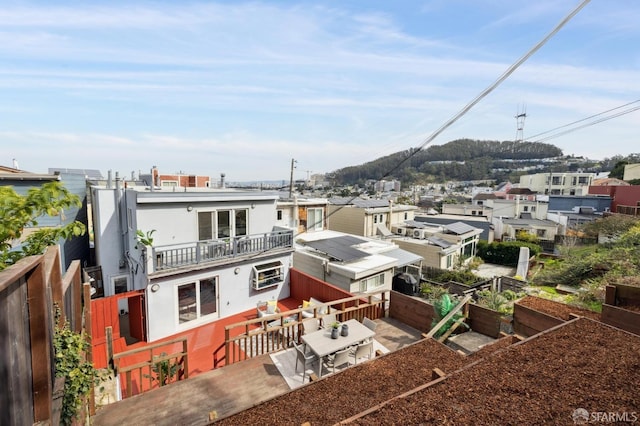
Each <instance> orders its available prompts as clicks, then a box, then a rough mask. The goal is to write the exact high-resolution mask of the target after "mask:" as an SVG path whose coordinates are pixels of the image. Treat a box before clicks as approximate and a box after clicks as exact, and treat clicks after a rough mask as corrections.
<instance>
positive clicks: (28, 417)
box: [0, 246, 94, 425]
mask: <svg viewBox="0 0 640 426" xmlns="http://www.w3.org/2000/svg"><path fill="white" fill-rule="evenodd" d="M59 250H60V249H59V247H58V246H54V247H50V248H49V249H48V250H47V251H46V253H45V254H44V255H40V256H30V257H27V258H24V259H21V260H20V261H18V262H17V263H16V264H15V265H12V266H10V267H9V268H7V269H5V270H3V271H0V366H3V368H0V383H2V385H1V386H2V388H3V390H2V392H0V407H2V410H0V424H2V425H24V424H33V423H37V422H44V423H51V424H57V423H58V421H59V414H60V411H59V410H60V407H58V406H55V405H54V388H55V371H54V370H55V368H54V365H55V363H54V353H53V335H54V327H56V326H57V325H56V324H54V322H55V321H54V319H55V308H56V306H57V307H59V308H60V313H61V320H67V321H68V322H69V324H70V326H71V328H72V329H73V330H74V331H76V332H80V331H81V330H82V328H83V323H84V322H86V321H90V320H88V319H87V318H86V315H87V312H84V313H83V309H82V300H83V297H84V296H85V295H88V294H89V285H88V284H85V285H84V286H83V284H82V282H81V273H80V262H79V261H74V262H72V263H71V264H70V266H69V268H68V270H67V271H66V273H65V274H64V276H63V275H62V273H61V270H62V267H61V261H60V251H59ZM87 297H88V296H87ZM83 314H84V315H85V318H84V319H83ZM86 356H87V357H88V359H89V360H91V353H88V354H86ZM58 384H60V381H58ZM56 400H57V401H60V399H59V398H56ZM91 402H92V400H91V401H90V403H91ZM89 409H90V410H91V411H93V410H94V407H93V406H92V405H91V406H90V407H89Z"/></svg>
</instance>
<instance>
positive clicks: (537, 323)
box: [513, 303, 564, 337]
mask: <svg viewBox="0 0 640 426" xmlns="http://www.w3.org/2000/svg"><path fill="white" fill-rule="evenodd" d="M563 322H564V321H563V320H561V319H560V318H556V317H553V316H551V315H548V314H545V313H542V312H540V311H536V310H535V309H531V308H529V307H526V306H523V305H520V304H518V303H514V305H513V330H514V332H515V333H516V334H519V335H521V336H524V337H529V336H533V335H534V334H538V333H540V332H541V331H544V330H547V329H549V328H551V327H554V326H556V325H558V324H562V323H563Z"/></svg>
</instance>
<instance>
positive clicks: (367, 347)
mask: <svg viewBox="0 0 640 426" xmlns="http://www.w3.org/2000/svg"><path fill="white" fill-rule="evenodd" d="M353 357H354V358H355V364H357V363H358V360H359V359H360V358H364V357H367V358H368V359H371V358H372V357H373V341H369V342H367V343H361V344H359V345H358V346H357V347H356V350H355V352H354V354H353Z"/></svg>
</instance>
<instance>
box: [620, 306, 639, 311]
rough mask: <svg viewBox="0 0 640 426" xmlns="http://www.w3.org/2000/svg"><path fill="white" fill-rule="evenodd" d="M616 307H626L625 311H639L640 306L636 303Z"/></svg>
mask: <svg viewBox="0 0 640 426" xmlns="http://www.w3.org/2000/svg"><path fill="white" fill-rule="evenodd" d="M617 307H618V308H622V309H626V310H627V311H632V312H640V306H638V305H618V306H617Z"/></svg>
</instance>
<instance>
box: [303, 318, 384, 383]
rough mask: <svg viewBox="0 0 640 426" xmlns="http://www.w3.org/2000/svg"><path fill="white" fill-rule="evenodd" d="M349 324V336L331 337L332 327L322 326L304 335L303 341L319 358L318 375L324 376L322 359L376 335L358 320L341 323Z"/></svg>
mask: <svg viewBox="0 0 640 426" xmlns="http://www.w3.org/2000/svg"><path fill="white" fill-rule="evenodd" d="M341 324H347V326H348V327H349V334H348V335H347V336H340V335H338V338H337V339H332V338H331V327H327V328H322V329H320V330H318V331H314V332H313V333H309V334H305V335H303V336H302V341H303V342H304V343H306V344H307V346H309V349H311V350H312V351H313V353H315V354H316V355H317V356H318V358H319V362H318V377H321V376H322V359H323V358H324V357H325V356H327V355H329V354H332V353H334V352H337V351H339V350H341V349H344V348H347V347H349V346H353V345H356V344H358V343H360V342H362V341H363V340H366V339H368V338H370V337H373V336H375V334H376V333H375V331H373V330H371V329H369V328H367V327H366V326H364V325H362V324H361V323H360V322H358V321H357V320H354V319H352V320H349V321H347V322H344V323H341Z"/></svg>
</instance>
